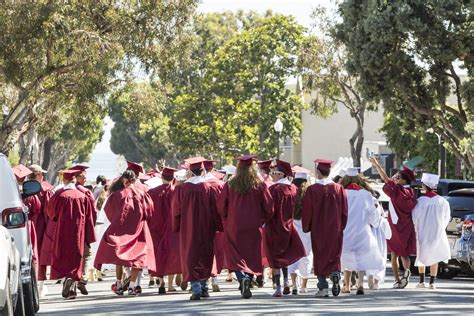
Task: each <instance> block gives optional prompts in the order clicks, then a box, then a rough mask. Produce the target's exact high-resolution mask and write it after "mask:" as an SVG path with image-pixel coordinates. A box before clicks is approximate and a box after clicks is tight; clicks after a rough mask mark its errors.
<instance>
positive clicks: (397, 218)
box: [370, 157, 416, 289]
mask: <svg viewBox="0 0 474 316" xmlns="http://www.w3.org/2000/svg"><path fill="white" fill-rule="evenodd" d="M370 162H371V163H372V165H373V166H374V167H375V168H376V169H377V172H378V173H379V175H380V178H381V179H382V181H383V182H385V185H384V187H383V191H384V192H385V194H387V195H388V196H389V197H390V203H389V213H388V222H389V224H390V229H391V230H392V238H390V240H389V241H387V244H388V248H389V251H390V252H391V263H392V269H393V273H394V275H395V283H394V284H393V288H395V289H403V288H405V287H406V286H407V285H408V282H409V279H410V276H411V272H410V266H411V261H410V255H412V254H415V253H416V235H415V227H414V225H413V220H412V211H413V209H414V208H415V206H416V193H415V190H413V189H412V188H411V187H410V183H412V182H413V181H416V177H415V174H414V173H413V171H412V170H411V169H409V168H407V167H405V166H403V170H401V171H399V172H397V174H395V175H394V176H393V178H389V177H388V175H387V174H386V173H385V171H384V170H383V168H382V166H380V164H379V162H378V161H377V159H375V157H371V158H370ZM398 258H400V259H401V261H402V264H403V268H404V269H405V271H404V273H403V277H402V278H401V279H400V272H399V266H398Z"/></svg>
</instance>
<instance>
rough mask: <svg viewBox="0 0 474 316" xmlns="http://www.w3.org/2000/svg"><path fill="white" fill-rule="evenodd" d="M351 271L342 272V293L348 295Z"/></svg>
mask: <svg viewBox="0 0 474 316" xmlns="http://www.w3.org/2000/svg"><path fill="white" fill-rule="evenodd" d="M351 274H352V272H351V271H344V282H343V288H342V293H350V292H351Z"/></svg>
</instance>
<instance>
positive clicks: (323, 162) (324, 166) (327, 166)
mask: <svg viewBox="0 0 474 316" xmlns="http://www.w3.org/2000/svg"><path fill="white" fill-rule="evenodd" d="M314 162H315V163H316V168H317V169H318V170H321V171H329V170H331V164H332V163H333V162H334V160H328V159H316V160H315V161H314Z"/></svg>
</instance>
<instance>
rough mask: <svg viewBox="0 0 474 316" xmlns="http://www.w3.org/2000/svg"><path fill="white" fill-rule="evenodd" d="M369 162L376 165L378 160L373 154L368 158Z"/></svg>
mask: <svg viewBox="0 0 474 316" xmlns="http://www.w3.org/2000/svg"><path fill="white" fill-rule="evenodd" d="M369 161H370V163H372V164H373V165H374V166H377V165H378V164H379V162H378V161H377V158H375V156H372V157H370V158H369Z"/></svg>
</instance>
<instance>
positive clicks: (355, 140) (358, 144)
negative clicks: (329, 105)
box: [349, 103, 365, 167]
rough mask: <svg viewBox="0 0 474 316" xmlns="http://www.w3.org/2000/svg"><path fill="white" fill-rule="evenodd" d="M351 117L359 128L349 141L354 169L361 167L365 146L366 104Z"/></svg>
mask: <svg viewBox="0 0 474 316" xmlns="http://www.w3.org/2000/svg"><path fill="white" fill-rule="evenodd" d="M351 116H352V117H354V119H355V120H356V122H357V128H356V130H355V132H354V134H353V135H352V137H351V138H350V139H349V144H350V147H351V157H352V160H353V164H354V167H360V166H361V165H360V160H361V156H362V146H363V145H364V121H365V103H364V104H362V105H360V106H359V107H358V111H357V113H351Z"/></svg>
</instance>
